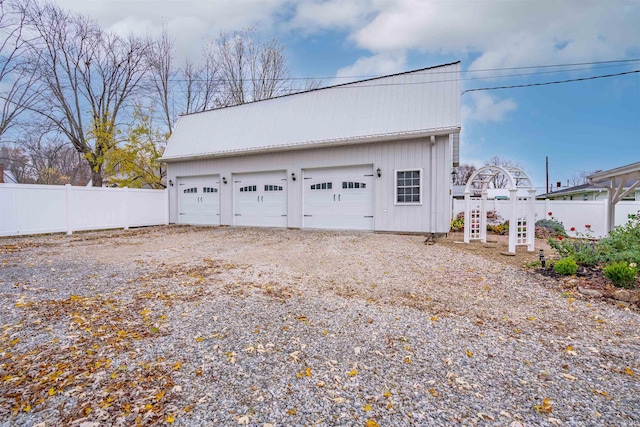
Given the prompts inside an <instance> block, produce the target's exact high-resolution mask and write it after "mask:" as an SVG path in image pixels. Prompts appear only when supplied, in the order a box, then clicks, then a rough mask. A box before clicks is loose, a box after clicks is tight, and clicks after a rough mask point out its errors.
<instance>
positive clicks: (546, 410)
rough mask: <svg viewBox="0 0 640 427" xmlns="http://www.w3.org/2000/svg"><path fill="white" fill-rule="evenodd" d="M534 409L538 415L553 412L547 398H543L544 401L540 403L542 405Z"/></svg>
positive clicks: (549, 400)
mask: <svg viewBox="0 0 640 427" xmlns="http://www.w3.org/2000/svg"><path fill="white" fill-rule="evenodd" d="M534 409H535V410H536V412H539V413H543V414H550V413H551V412H553V407H552V406H551V399H549V398H548V397H545V398H544V400H543V401H542V405H535V406H534Z"/></svg>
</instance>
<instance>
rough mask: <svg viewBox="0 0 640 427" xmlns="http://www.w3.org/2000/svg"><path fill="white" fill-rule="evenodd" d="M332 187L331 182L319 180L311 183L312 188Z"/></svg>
mask: <svg viewBox="0 0 640 427" xmlns="http://www.w3.org/2000/svg"><path fill="white" fill-rule="evenodd" d="M332 187H333V183H331V182H321V183H319V184H312V185H311V189H312V190H331V188H332Z"/></svg>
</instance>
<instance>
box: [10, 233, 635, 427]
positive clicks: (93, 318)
mask: <svg viewBox="0 0 640 427" xmlns="http://www.w3.org/2000/svg"><path fill="white" fill-rule="evenodd" d="M423 241H424V238H423V237H420V236H399V235H389V234H372V233H351V232H330V231H299V230H281V229H278V230H274V229H249V228H247V229H242V228H197V227H178V226H170V227H153V228H146V229H138V230H130V231H128V232H125V231H111V232H91V233H82V234H75V235H73V236H60V235H56V236H44V237H30V238H15V239H7V238H4V239H0V294H1V299H0V303H1V306H0V324H1V325H2V330H1V331H0V333H1V334H2V337H1V339H0V425H3V426H9V425H11V426H13V425H25V426H27V425H28V426H31V425H34V424H38V423H42V424H40V426H45V425H46V426H50V425H78V426H83V425H84V426H98V425H100V426H102V425H135V424H139V425H154V424H157V425H165V424H167V425H189V426H199V425H210V426H227V425H229V426H234V425H251V426H269V425H273V426H275V425H278V426H283V425H296V426H297V425H300V426H302V425H321V426H333V425H345V426H369V427H374V426H377V425H379V426H405V425H416V426H432V425H433V426H441V425H442V426H447V425H476V424H477V425H497V426H554V425H561V426H598V425H602V426H631V425H639V424H640V415H639V414H640V381H639V377H638V376H639V375H640V315H639V313H638V312H637V311H634V310H631V309H629V308H627V307H625V306H623V305H615V304H613V303H609V302H605V301H601V300H588V299H585V298H583V297H578V296H577V295H570V294H567V293H563V292H562V291H561V290H560V286H558V285H557V284H556V283H554V282H553V281H550V280H549V279H543V278H541V277H538V276H535V275H533V274H531V273H528V272H526V271H524V270H523V269H520V268H517V267H514V266H509V265H506V264H503V263H501V262H500V259H499V258H496V260H494V261H491V260H487V259H484V258H480V257H478V256H474V255H473V254H469V253H465V252H462V251H458V250H456V249H455V248H452V247H444V246H442V245H440V246H439V245H438V244H436V245H433V246H426V245H424V244H423Z"/></svg>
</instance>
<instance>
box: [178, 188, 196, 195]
mask: <svg viewBox="0 0 640 427" xmlns="http://www.w3.org/2000/svg"><path fill="white" fill-rule="evenodd" d="M182 192H183V193H185V194H191V193H197V192H198V188H195V187H194V188H185V189H184V190H182Z"/></svg>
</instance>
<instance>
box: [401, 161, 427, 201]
mask: <svg viewBox="0 0 640 427" xmlns="http://www.w3.org/2000/svg"><path fill="white" fill-rule="evenodd" d="M420 172H421V171H420V169H414V170H399V171H396V203H398V204H418V203H420V202H421V201H422V200H421V199H420V195H421V186H422V182H421V173H420Z"/></svg>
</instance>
